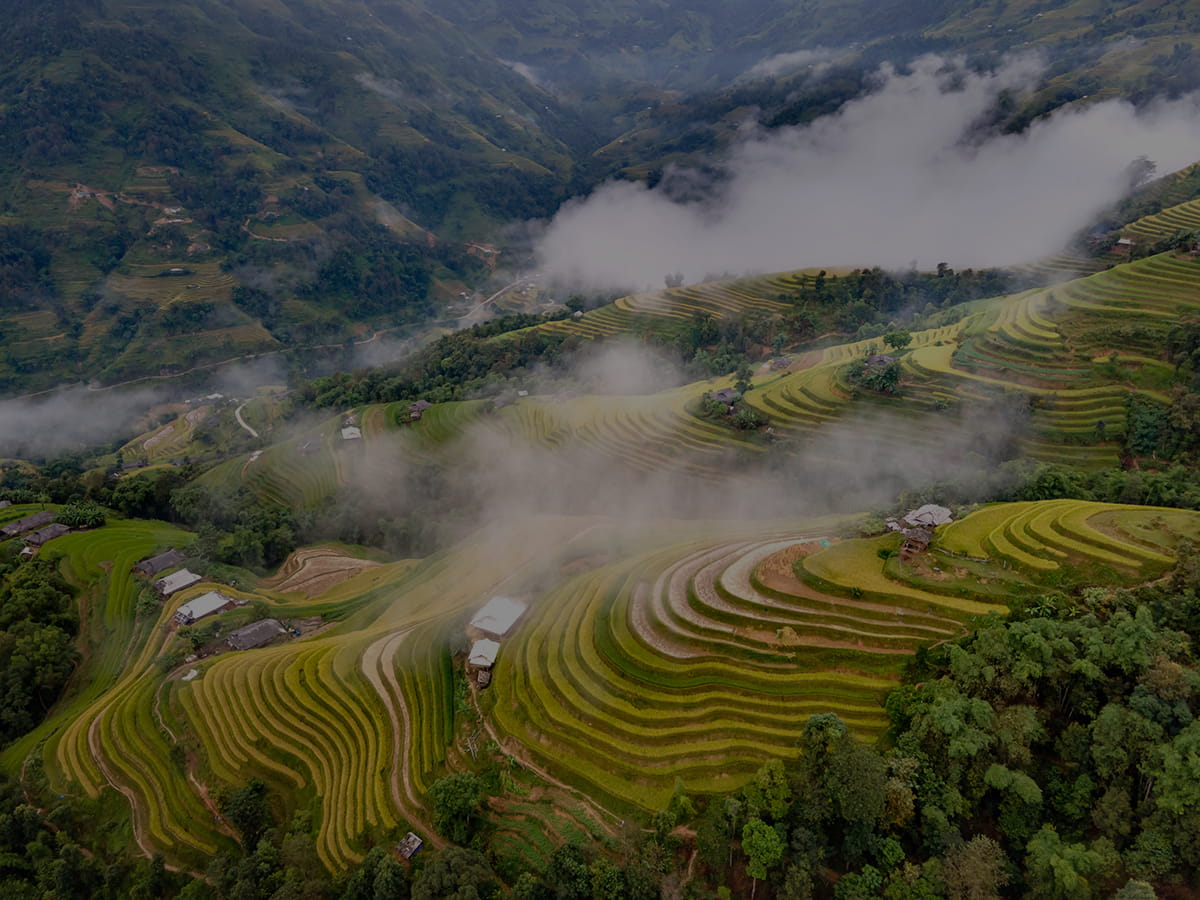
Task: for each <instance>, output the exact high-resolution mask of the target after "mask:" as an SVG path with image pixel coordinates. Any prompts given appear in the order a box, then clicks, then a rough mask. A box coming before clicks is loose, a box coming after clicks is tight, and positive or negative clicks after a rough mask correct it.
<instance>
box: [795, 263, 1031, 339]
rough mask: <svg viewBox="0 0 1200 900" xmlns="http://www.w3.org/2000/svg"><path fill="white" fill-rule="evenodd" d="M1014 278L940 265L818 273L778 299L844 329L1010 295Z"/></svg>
mask: <svg viewBox="0 0 1200 900" xmlns="http://www.w3.org/2000/svg"><path fill="white" fill-rule="evenodd" d="M1014 284H1015V279H1014V277H1013V276H1012V275H1011V274H1009V273H1008V272H1005V271H1003V270H1001V269H978V270H976V269H964V270H962V271H956V270H954V269H952V268H951V267H950V266H948V265H946V263H938V266H937V271H936V272H917V271H910V272H904V273H892V272H885V271H883V270H882V269H880V268H873V269H862V270H860V271H858V272H854V273H852V274H850V275H842V276H832V277H831V276H828V275H826V273H825V272H824V271H822V272H820V273H818V275H817V276H816V278H814V279H813V281H812V282H811V283H808V284H805V285H804V286H803V287H801V288H800V289H798V290H797V291H795V292H793V293H791V294H783V295H780V297H779V298H778V299H780V300H783V301H790V302H791V303H792V305H793V306H794V307H796V308H797V309H799V310H805V311H807V312H809V313H811V314H813V315H815V316H818V317H820V318H822V319H824V320H825V321H826V322H828V323H829V324H831V325H833V326H835V327H837V328H839V329H840V330H843V331H853V330H855V329H857V328H859V327H860V326H862V325H866V324H868V323H870V322H878V321H886V320H888V319H890V318H893V317H895V316H896V315H898V314H906V313H907V314H915V313H919V312H932V311H933V310H935V309H940V308H944V307H948V306H953V305H956V304H959V303H965V302H967V301H968V300H978V299H981V298H983V297H995V296H999V295H1001V294H1005V293H1008V292H1010V291H1011V290H1012V288H1013V286H1014Z"/></svg>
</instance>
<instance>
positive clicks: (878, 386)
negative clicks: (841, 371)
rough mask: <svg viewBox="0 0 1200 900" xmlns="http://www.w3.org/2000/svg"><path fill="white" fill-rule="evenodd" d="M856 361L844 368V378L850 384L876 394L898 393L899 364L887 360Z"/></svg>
mask: <svg viewBox="0 0 1200 900" xmlns="http://www.w3.org/2000/svg"><path fill="white" fill-rule="evenodd" d="M873 360H875V358H874V357H872V359H856V360H855V361H854V362H852V363H850V365H849V366H847V367H846V378H847V380H848V381H849V382H850V383H851V384H856V385H860V386H862V387H864V388H866V389H867V390H868V391H874V392H875V393H877V394H898V393H899V392H900V363H899V361H897V360H894V359H890V358H888V359H887V360H886V361H884V360H875V361H873Z"/></svg>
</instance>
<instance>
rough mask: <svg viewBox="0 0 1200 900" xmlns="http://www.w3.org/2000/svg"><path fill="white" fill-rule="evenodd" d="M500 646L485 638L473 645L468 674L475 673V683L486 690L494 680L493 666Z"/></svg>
mask: <svg viewBox="0 0 1200 900" xmlns="http://www.w3.org/2000/svg"><path fill="white" fill-rule="evenodd" d="M499 652H500V645H499V644H498V643H496V642H495V641H492V640H488V639H487V638H483V639H481V640H478V641H476V642H475V643H474V644H472V645H471V653H470V655H469V656H468V657H467V672H468V674H469V673H471V672H474V673H475V683H476V684H478V685H479V686H480V687H481V688H485V687H487V686H488V684H490V683H491V680H492V666H494V665H495V664H496V654H497V653H499Z"/></svg>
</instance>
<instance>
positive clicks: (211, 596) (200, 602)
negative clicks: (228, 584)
mask: <svg viewBox="0 0 1200 900" xmlns="http://www.w3.org/2000/svg"><path fill="white" fill-rule="evenodd" d="M236 605H237V602H236V601H235V600H234V599H233V598H232V597H226V596H225V595H224V594H222V593H221V592H220V591H209V592H208V593H206V594H201V595H200V596H199V597H193V598H192V599H191V600H189V601H188V602H187V603H185V604H183V606H181V607H179V609H177V610H175V621H176V622H178V623H179V624H180V625H191V624H192V623H193V622H199V621H200V620H201V619H203V618H206V617H208V616H211V615H215V614H216V613H219V612H224V611H225V610H227V609H233V607H234V606H236Z"/></svg>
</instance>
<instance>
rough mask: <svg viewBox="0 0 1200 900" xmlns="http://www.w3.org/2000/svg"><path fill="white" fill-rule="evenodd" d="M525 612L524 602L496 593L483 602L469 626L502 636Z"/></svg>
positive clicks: (495, 636) (496, 636)
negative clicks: (481, 607)
mask: <svg viewBox="0 0 1200 900" xmlns="http://www.w3.org/2000/svg"><path fill="white" fill-rule="evenodd" d="M524 613H525V604H524V603H521V602H520V601H518V600H514V599H513V598H512V597H504V596H500V595H497V596H495V597H493V598H492V599H491V600H489V601H488V602H487V603H485V604H484V606H483V609H481V610H479V612H477V613H475V617H474V618H473V619H471V627H472V628H478V629H479V630H480V631H482V632H484V633H485V634H490V635H491V636H492V637H494V638H496V639H499V638H502V637H504V636H505V635H506V634H508V632H509V631H510V630H512V627H513V626H514V625H516V624H517V619H519V618H521V616H522V615H523V614H524Z"/></svg>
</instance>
